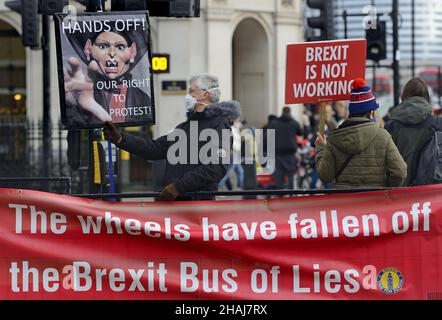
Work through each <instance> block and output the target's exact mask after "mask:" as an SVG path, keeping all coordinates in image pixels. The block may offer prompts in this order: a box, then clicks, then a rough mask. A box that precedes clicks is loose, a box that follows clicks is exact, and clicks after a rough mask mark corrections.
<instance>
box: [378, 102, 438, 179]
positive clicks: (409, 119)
mask: <svg viewBox="0 0 442 320" xmlns="http://www.w3.org/2000/svg"><path fill="white" fill-rule="evenodd" d="M431 113H432V105H431V104H430V103H429V102H428V101H426V100H425V99H424V98H421V97H411V98H409V99H407V100H405V101H404V102H402V103H401V104H399V105H398V106H396V107H394V108H393V109H392V110H391V119H390V121H388V122H387V124H386V125H385V129H386V130H387V131H388V132H389V133H390V134H391V135H392V137H393V141H394V143H395V144H396V145H397V147H398V149H399V152H400V153H401V155H402V157H403V158H404V160H405V162H406V163H407V167H408V170H407V179H406V181H405V184H404V185H406V186H409V185H410V184H411V183H412V180H413V177H414V176H415V175H416V174H417V172H416V167H417V164H418V159H419V156H420V151H421V148H422V146H423V145H424V144H425V143H426V142H427V141H428V140H429V139H430V138H431V136H432V135H433V131H432V130H431V129H430V128H431V127H434V128H436V129H437V130H438V131H442V118H438V117H435V116H433V115H432V114H431Z"/></svg>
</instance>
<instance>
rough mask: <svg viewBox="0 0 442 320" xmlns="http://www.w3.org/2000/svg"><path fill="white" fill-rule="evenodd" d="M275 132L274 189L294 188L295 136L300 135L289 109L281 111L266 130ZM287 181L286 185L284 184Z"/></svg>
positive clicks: (297, 124) (299, 127) (285, 108)
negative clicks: (279, 115)
mask: <svg viewBox="0 0 442 320" xmlns="http://www.w3.org/2000/svg"><path fill="white" fill-rule="evenodd" d="M271 129H273V130H275V158H276V161H275V171H274V172H273V177H274V179H275V183H276V188H277V189H284V188H289V189H293V188H294V175H295V173H296V169H297V165H296V157H295V153H296V150H297V148H298V145H297V142H296V135H302V130H301V126H300V125H299V123H298V122H297V121H296V120H295V119H293V118H292V116H291V112H290V107H284V108H283V109H282V115H281V117H279V118H278V119H276V120H274V121H272V122H271V123H270V124H269V126H268V129H267V130H271ZM286 180H287V183H286Z"/></svg>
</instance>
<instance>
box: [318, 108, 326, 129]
mask: <svg viewBox="0 0 442 320" xmlns="http://www.w3.org/2000/svg"><path fill="white" fill-rule="evenodd" d="M319 105H320V110H319V133H320V134H321V135H322V136H324V127H325V117H326V106H327V104H326V103H325V102H320V104H319Z"/></svg>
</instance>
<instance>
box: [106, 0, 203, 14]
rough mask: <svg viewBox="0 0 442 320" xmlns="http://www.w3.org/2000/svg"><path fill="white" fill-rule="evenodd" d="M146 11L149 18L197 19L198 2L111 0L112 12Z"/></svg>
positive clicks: (188, 0) (182, 0) (195, 0)
mask: <svg viewBox="0 0 442 320" xmlns="http://www.w3.org/2000/svg"><path fill="white" fill-rule="evenodd" d="M146 9H147V10H149V15H150V16H151V17H176V18H192V17H199V16H200V0H144V1H143V0H112V10H113V11H130V10H146Z"/></svg>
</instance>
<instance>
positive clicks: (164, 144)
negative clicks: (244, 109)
mask: <svg viewBox="0 0 442 320" xmlns="http://www.w3.org/2000/svg"><path fill="white" fill-rule="evenodd" d="M238 108H239V104H238V103H237V102H233V101H231V102H223V103H219V104H212V105H210V106H208V107H207V108H206V109H205V110H204V111H203V112H194V113H193V114H192V115H191V116H190V118H189V119H187V121H185V122H183V123H181V124H179V125H178V126H177V127H176V128H175V129H174V130H173V131H171V132H170V133H169V134H168V135H165V136H162V137H160V138H158V139H156V140H151V139H143V138H140V137H136V136H132V135H128V134H123V139H122V141H121V143H120V144H118V145H117V146H118V147H119V148H121V149H124V150H126V151H128V152H130V153H133V154H135V155H138V156H141V157H143V158H144V159H147V160H161V159H167V153H168V151H169V148H171V147H172V148H174V149H173V150H174V151H173V154H177V153H176V152H177V150H178V153H179V149H178V148H175V146H176V145H175V142H176V141H177V139H176V138H174V139H170V137H176V134H177V132H178V131H179V130H177V129H181V130H182V131H184V132H185V134H186V139H187V144H186V153H187V154H186V155H185V158H187V159H186V160H187V161H186V163H177V164H172V163H170V162H169V159H168V160H167V161H166V167H165V172H164V177H163V183H164V185H168V184H170V183H172V182H175V183H176V187H177V189H178V191H179V192H180V193H186V192H192V191H217V190H218V182H219V181H220V180H221V178H222V177H223V176H224V175H225V174H226V171H227V170H226V169H227V166H226V164H223V163H222V162H223V160H224V158H225V157H229V154H230V149H229V150H225V149H223V148H222V147H221V142H222V141H223V140H222V130H227V131H225V133H227V137H228V138H229V139H230V137H229V135H230V133H231V131H230V130H231V129H230V126H231V125H232V123H233V120H234V119H235V116H236V112H238ZM233 113H235V114H233ZM191 125H192V126H195V125H198V137H199V136H200V133H201V131H203V130H204V129H208V128H210V129H214V130H216V132H217V134H218V139H219V144H216V150H217V151H219V152H217V155H216V156H215V158H217V159H218V162H219V164H216V163H209V164H203V163H201V161H200V158H199V157H198V155H197V154H196V153H197V152H198V154H199V152H200V150H201V148H202V147H203V146H205V145H206V144H207V142H206V141H198V142H196V141H195V140H193V141H191V139H190V138H191V134H190V132H191ZM168 137H169V140H172V141H168ZM198 140H199V139H198ZM192 143H193V146H196V148H195V149H193V148H192ZM230 146H231V144H230ZM230 146H229V147H230ZM223 147H224V146H223ZM171 150H172V149H171ZM191 157H194V158H195V157H196V160H197V163H192V161H190V160H192V159H191ZM224 161H225V160H224Z"/></svg>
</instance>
